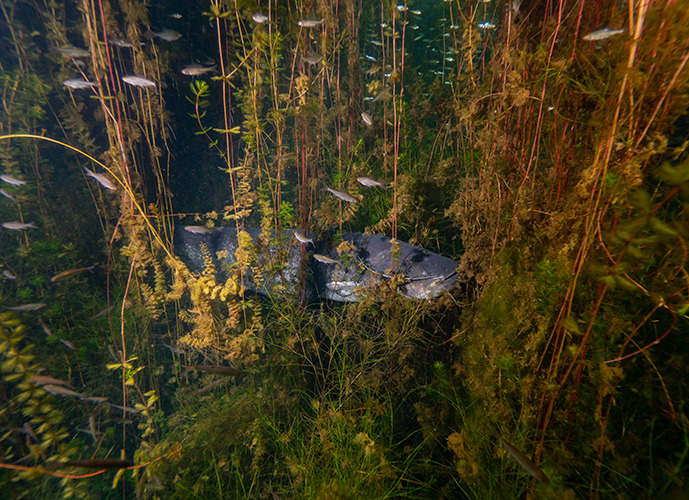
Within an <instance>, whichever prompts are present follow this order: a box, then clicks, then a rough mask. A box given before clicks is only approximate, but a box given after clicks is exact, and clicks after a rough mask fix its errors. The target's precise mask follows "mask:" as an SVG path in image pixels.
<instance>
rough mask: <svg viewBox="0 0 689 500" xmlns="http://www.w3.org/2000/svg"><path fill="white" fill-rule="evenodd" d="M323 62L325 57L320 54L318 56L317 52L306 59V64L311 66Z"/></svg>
mask: <svg viewBox="0 0 689 500" xmlns="http://www.w3.org/2000/svg"><path fill="white" fill-rule="evenodd" d="M322 60H323V56H321V55H320V54H316V53H315V52H312V53H310V54H309V55H307V56H306V57H305V58H304V62H306V63H307V64H309V65H310V66H313V65H314V64H318V63H319V62H321V61H322Z"/></svg>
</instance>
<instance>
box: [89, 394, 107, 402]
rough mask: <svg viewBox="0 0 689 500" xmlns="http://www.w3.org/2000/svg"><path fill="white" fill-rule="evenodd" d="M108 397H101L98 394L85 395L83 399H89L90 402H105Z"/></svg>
mask: <svg viewBox="0 0 689 500" xmlns="http://www.w3.org/2000/svg"><path fill="white" fill-rule="evenodd" d="M107 400H108V398H103V397H100V396H86V397H85V398H84V401H89V402H90V403H105V402H106V401H107Z"/></svg>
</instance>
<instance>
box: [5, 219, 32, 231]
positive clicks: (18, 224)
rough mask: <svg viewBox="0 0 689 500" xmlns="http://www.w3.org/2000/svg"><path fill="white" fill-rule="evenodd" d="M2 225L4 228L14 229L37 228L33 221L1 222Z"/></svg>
mask: <svg viewBox="0 0 689 500" xmlns="http://www.w3.org/2000/svg"><path fill="white" fill-rule="evenodd" d="M2 227H4V228H5V229H13V230H14V231H24V230H25V229H38V228H37V227H36V225H35V224H34V223H33V222H18V221H16V220H15V221H11V222H3V223H2Z"/></svg>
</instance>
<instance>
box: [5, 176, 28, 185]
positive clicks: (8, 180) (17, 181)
mask: <svg viewBox="0 0 689 500" xmlns="http://www.w3.org/2000/svg"><path fill="white" fill-rule="evenodd" d="M0 180H3V181H5V182H6V183H7V184H12V185H13V186H23V185H24V184H26V181H23V180H21V179H17V178H16V177H15V176H14V175H10V174H2V175H0Z"/></svg>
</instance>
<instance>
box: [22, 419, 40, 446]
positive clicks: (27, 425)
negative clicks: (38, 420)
mask: <svg viewBox="0 0 689 500" xmlns="http://www.w3.org/2000/svg"><path fill="white" fill-rule="evenodd" d="M22 427H23V428H24V431H25V432H26V433H27V434H28V435H29V436H31V437H32V438H33V440H34V441H36V442H38V441H39V439H38V436H37V435H36V433H35V432H34V430H33V427H31V424H30V423H29V422H26V423H25V424H24V425H23V426H22Z"/></svg>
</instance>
